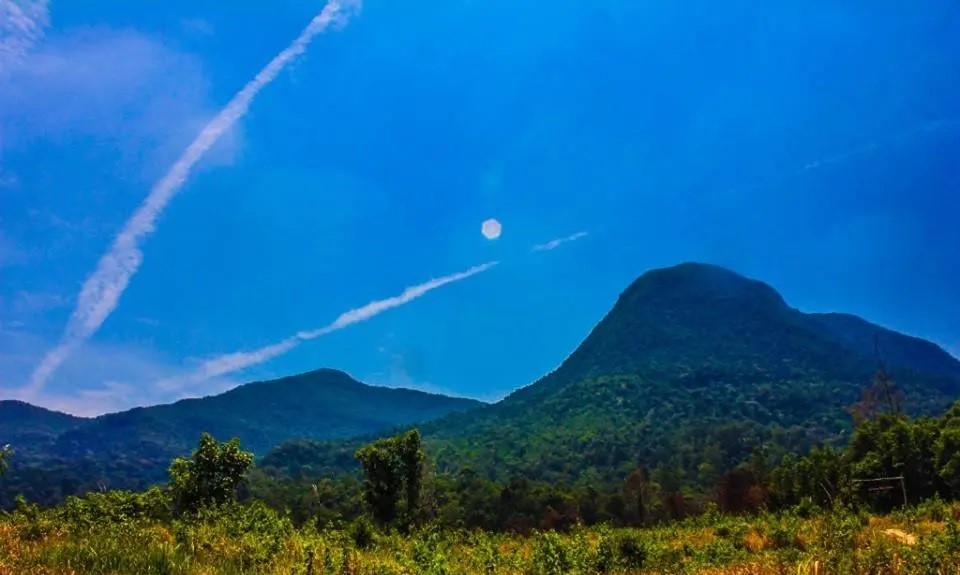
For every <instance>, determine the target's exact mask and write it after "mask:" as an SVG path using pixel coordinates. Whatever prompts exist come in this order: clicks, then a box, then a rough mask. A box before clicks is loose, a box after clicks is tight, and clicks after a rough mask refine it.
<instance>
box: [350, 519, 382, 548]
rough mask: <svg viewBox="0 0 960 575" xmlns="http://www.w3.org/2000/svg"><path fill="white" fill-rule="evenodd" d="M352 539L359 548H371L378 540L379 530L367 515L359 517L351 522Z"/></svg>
mask: <svg viewBox="0 0 960 575" xmlns="http://www.w3.org/2000/svg"><path fill="white" fill-rule="evenodd" d="M349 533H350V539H351V540H352V541H353V544H354V545H355V546H356V548H357V549H369V548H370V547H372V546H373V544H374V543H375V542H376V537H377V531H376V529H374V527H373V525H372V524H371V523H370V520H369V519H367V518H366V517H358V518H356V519H354V520H353V522H352V523H351V524H350V529H349Z"/></svg>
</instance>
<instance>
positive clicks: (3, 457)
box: [0, 445, 13, 477]
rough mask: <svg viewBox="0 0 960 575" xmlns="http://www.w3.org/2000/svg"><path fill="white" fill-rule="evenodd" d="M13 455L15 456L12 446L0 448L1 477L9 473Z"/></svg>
mask: <svg viewBox="0 0 960 575" xmlns="http://www.w3.org/2000/svg"><path fill="white" fill-rule="evenodd" d="M11 455H13V448H12V447H10V445H4V446H3V447H0V477H2V476H3V474H4V473H6V472H7V467H8V466H9V460H10V456H11Z"/></svg>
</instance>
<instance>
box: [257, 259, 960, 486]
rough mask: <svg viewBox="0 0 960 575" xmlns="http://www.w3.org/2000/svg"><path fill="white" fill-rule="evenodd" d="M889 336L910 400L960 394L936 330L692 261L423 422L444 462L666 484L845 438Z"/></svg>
mask: <svg viewBox="0 0 960 575" xmlns="http://www.w3.org/2000/svg"><path fill="white" fill-rule="evenodd" d="M875 338H876V340H877V341H878V342H879V347H880V350H881V356H882V357H883V358H884V361H885V362H886V363H887V365H888V370H889V372H890V373H891V375H892V377H893V378H894V379H895V380H896V382H897V384H898V385H899V386H900V388H902V389H903V390H904V392H905V398H906V401H905V404H904V407H905V409H907V410H908V411H910V412H912V413H931V414H939V413H942V411H943V410H945V409H946V408H947V407H948V406H949V405H950V403H951V402H952V400H953V399H955V398H956V397H957V395H958V394H960V362H957V361H956V360H955V359H954V358H953V357H951V356H950V355H949V354H947V353H946V352H945V351H943V350H942V349H940V348H939V347H937V346H935V345H934V344H931V343H929V342H925V341H922V340H918V339H916V338H912V337H909V336H905V335H902V334H899V333H896V332H893V331H890V330H887V329H884V328H881V327H878V326H875V325H872V324H870V323H868V322H866V321H864V320H862V319H860V318H856V317H854V316H848V315H839V314H805V313H802V312H800V311H798V310H796V309H793V308H791V307H790V306H789V305H788V304H787V303H786V302H785V301H784V300H783V298H782V297H781V296H780V294H779V293H777V291H776V290H774V289H773V288H772V287H770V286H769V285H767V284H764V283H762V282H759V281H756V280H753V279H748V278H745V277H743V276H740V275H738V274H736V273H734V272H731V271H729V270H726V269H723V268H720V267H716V266H712V265H706V264H697V263H688V264H682V265H678V266H674V267H670V268H665V269H658V270H653V271H650V272H648V273H646V274H644V275H642V276H641V277H639V278H638V279H637V280H636V281H634V282H633V283H632V284H631V285H630V286H629V287H628V288H627V289H626V290H625V291H624V292H623V293H622V294H621V295H620V297H619V298H618V299H617V301H616V303H615V305H614V306H613V308H612V309H611V310H610V311H609V313H608V314H607V315H606V316H605V317H604V318H603V319H602V320H601V321H600V323H599V324H597V325H596V327H595V328H594V329H593V330H592V331H591V333H590V334H589V335H588V337H587V338H586V339H585V340H584V341H583V343H582V344H581V345H580V346H579V347H578V348H577V349H576V350H575V351H574V352H573V353H572V354H571V355H570V356H569V357H568V358H567V359H566V360H565V361H564V362H563V363H562V364H561V365H560V366H559V367H558V368H557V369H556V370H555V371H553V372H552V373H549V374H548V375H546V376H544V377H543V378H541V379H540V380H539V381H537V382H535V383H533V384H531V385H529V386H527V387H524V388H522V389H519V390H517V391H516V392H514V393H513V394H511V395H509V396H508V397H506V398H505V399H503V400H502V401H500V402H498V403H496V404H494V405H490V406H487V407H484V408H481V409H476V410H473V411H471V412H469V413H466V414H463V415H458V416H457V417H445V418H441V419H439V420H435V421H432V422H430V423H428V424H426V425H423V426H421V431H422V432H423V434H424V438H425V441H426V445H427V448H428V451H429V454H430V455H431V456H432V457H434V458H435V459H436V461H437V465H438V466H439V468H440V469H441V470H451V471H452V470H456V469H461V468H464V467H470V468H472V469H473V470H474V471H476V472H479V473H481V474H483V475H486V476H488V477H490V478H494V479H506V478H508V477H510V476H512V475H522V476H524V477H527V478H530V479H543V480H547V481H565V482H582V483H588V484H613V483H617V482H620V481H622V480H623V479H624V477H626V475H627V474H629V473H630V471H632V470H633V469H635V468H636V467H638V466H644V467H648V468H651V469H653V470H655V473H656V474H657V475H658V477H659V481H660V483H661V484H663V485H669V484H671V483H672V484H679V483H695V484H700V485H704V486H705V485H710V484H711V482H714V481H715V480H716V478H717V476H718V474H719V473H720V472H721V471H722V470H725V469H729V468H731V467H733V466H735V465H736V464H737V463H739V462H741V461H743V460H744V459H746V458H748V457H750V456H751V454H752V453H754V451H755V450H756V449H757V448H759V447H761V446H764V449H765V450H766V452H767V457H776V456H777V455H778V454H780V453H783V452H784V451H785V450H795V449H801V448H804V447H806V446H809V445H811V444H813V443H819V442H838V441H841V440H842V439H843V438H844V436H845V434H846V433H848V432H849V430H850V428H851V418H850V416H849V414H848V412H847V411H846V408H847V406H849V405H851V404H852V403H854V402H855V401H856V400H857V399H858V397H859V396H860V393H861V391H862V390H863V388H864V387H865V386H867V385H868V384H869V383H870V382H871V379H872V377H873V375H874V373H875V371H876V369H877V359H876V353H875V346H874V343H875ZM354 445H355V442H353V443H351V444H343V443H336V442H333V443H331V442H325V443H309V442H299V443H296V444H290V445H284V446H281V447H280V448H278V450H276V451H274V452H273V453H272V454H270V455H268V456H267V457H266V458H264V460H263V462H262V464H263V465H264V466H271V467H274V468H277V469H279V470H280V471H284V472H287V473H297V472H302V471H304V470H308V471H309V470H324V471H326V472H329V471H331V470H334V469H338V468H344V467H349V466H352V465H355V464H354V463H353V462H352V461H351V460H350V458H349V457H347V455H348V454H349V453H351V451H352V449H353V447H354Z"/></svg>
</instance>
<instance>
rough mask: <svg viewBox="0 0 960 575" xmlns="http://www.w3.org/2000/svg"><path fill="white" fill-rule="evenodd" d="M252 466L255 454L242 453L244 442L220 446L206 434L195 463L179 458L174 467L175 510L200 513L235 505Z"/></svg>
mask: <svg viewBox="0 0 960 575" xmlns="http://www.w3.org/2000/svg"><path fill="white" fill-rule="evenodd" d="M252 464H253V454H252V453H249V452H246V451H242V450H241V449H240V440H238V439H236V438H234V439H231V440H230V441H228V442H226V443H219V442H218V441H217V440H216V439H214V438H213V436H212V435H210V434H209V433H204V434H203V435H201V436H200V442H199V444H198V446H197V449H196V450H195V451H194V452H193V457H192V458H191V459H187V458H184V457H178V458H177V459H175V460H174V461H173V463H172V464H171V465H170V492H171V494H172V497H173V503H174V508H175V509H176V511H177V512H181V513H182V512H187V513H196V512H197V511H199V510H200V509H202V508H204V507H208V506H216V505H221V504H224V503H227V502H229V501H232V500H233V499H235V498H236V495H237V488H238V487H239V486H240V484H241V483H242V482H243V478H244V475H245V474H246V473H247V470H248V469H249V468H250V466H251V465H252Z"/></svg>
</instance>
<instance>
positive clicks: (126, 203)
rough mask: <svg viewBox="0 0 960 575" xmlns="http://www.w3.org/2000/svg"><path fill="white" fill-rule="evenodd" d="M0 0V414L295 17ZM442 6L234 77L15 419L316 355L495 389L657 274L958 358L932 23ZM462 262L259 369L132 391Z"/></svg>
mask: <svg viewBox="0 0 960 575" xmlns="http://www.w3.org/2000/svg"><path fill="white" fill-rule="evenodd" d="M15 4H17V5H18V6H20V7H21V8H23V9H24V10H22V11H21V12H20V13H19V15H20V16H23V15H27V16H29V17H30V18H32V20H30V22H31V23H32V25H31V26H27V25H26V22H27V20H25V19H24V18H20V19H18V20H14V19H13V18H12V16H11V13H3V12H0V18H5V19H6V21H3V22H0V34H3V36H0V389H2V390H4V391H3V392H2V393H0V395H2V394H6V395H8V396H13V395H15V394H16V390H18V389H22V388H23V386H25V385H27V383H28V382H29V381H30V378H31V374H32V373H33V371H34V370H35V369H36V367H37V365H38V364H39V363H40V362H41V360H42V359H43V356H44V354H45V353H46V352H48V351H49V350H50V349H52V348H54V347H55V346H56V345H57V342H58V341H59V339H60V337H61V334H62V332H63V330H64V326H66V325H67V324H68V319H69V318H70V315H71V312H72V311H73V310H74V308H75V307H76V306H77V296H78V293H79V291H80V289H81V286H82V285H83V283H84V281H85V280H86V279H87V278H88V276H89V275H90V274H91V272H93V270H94V269H95V268H96V266H97V262H98V259H99V258H100V256H101V255H102V254H103V253H104V252H106V251H107V250H108V248H109V247H110V245H111V242H113V240H114V237H115V236H116V235H117V233H118V232H119V231H120V230H121V229H122V228H123V226H124V224H125V222H126V221H127V219H128V218H129V217H130V215H131V214H132V213H133V212H134V210H135V209H137V207H138V206H139V205H140V204H141V203H142V202H143V201H144V199H145V198H146V197H147V195H148V194H149V193H150V190H151V189H152V188H153V186H154V185H155V183H156V182H157V180H159V179H160V178H161V177H163V175H164V174H165V173H166V172H167V170H168V169H169V168H170V166H171V165H172V164H173V162H174V161H176V159H177V158H178V157H179V156H180V154H181V153H182V152H183V150H184V148H186V146H187V145H189V144H190V142H191V141H192V140H193V139H194V137H195V136H196V135H197V133H198V132H199V131H200V130H201V129H202V128H203V127H204V125H205V124H206V123H207V122H208V121H210V120H211V118H213V117H214V115H215V114H217V112H218V111H219V110H220V109H221V108H222V107H223V106H224V105H225V104H226V103H227V102H228V101H229V100H230V99H231V98H232V97H233V96H234V94H236V93H237V91H238V90H240V89H241V88H242V87H243V86H244V85H245V84H247V83H248V82H249V81H250V80H251V79H252V78H253V77H254V75H255V74H256V73H257V72H258V71H259V70H260V69H261V67H263V66H264V65H265V64H266V63H267V62H268V61H269V60H270V59H271V58H273V57H274V56H275V55H276V54H277V53H278V52H280V51H281V50H283V49H284V48H286V47H287V46H288V45H289V44H290V42H291V41H293V40H294V38H296V37H297V35H298V34H299V33H300V32H301V30H302V29H303V28H304V26H306V25H307V23H308V22H310V20H311V18H313V17H314V16H316V15H317V14H318V13H320V11H321V10H322V9H323V6H324V4H323V2H322V1H317V2H312V1H302V0H296V1H294V0H281V1H278V2H274V3H273V4H271V7H270V8H269V9H264V8H263V6H262V5H255V4H253V3H240V4H239V5H237V6H231V8H230V10H227V9H225V8H224V6H223V5H222V3H219V2H211V1H191V2H186V1H185V0H172V1H169V2H166V3H164V4H163V8H162V9H158V8H157V7H156V6H153V5H145V4H142V3H135V2H127V3H117V2H112V1H111V2H107V1H105V0H95V1H89V2H82V3H78V2H65V1H62V0H60V1H58V0H51V1H50V2H39V1H36V0H33V1H30V0H18V1H16V2H15ZM442 4H443V5H442V6H441V7H438V5H437V3H436V2H425V1H421V0H413V1H411V2H406V3H398V2H385V1H382V0H367V1H366V2H365V3H364V6H363V10H362V11H361V12H360V13H359V14H358V15H355V16H354V17H353V18H351V19H350V20H349V22H348V23H347V25H346V26H345V27H343V28H342V29H338V30H328V31H327V32H325V33H323V34H321V35H320V36H318V37H317V38H316V39H314V40H313V42H312V43H311V44H310V45H309V47H308V48H307V50H306V52H305V54H303V55H302V56H301V57H300V58H298V59H296V60H295V61H294V62H293V63H292V64H290V65H289V66H288V67H286V68H285V69H284V70H283V71H281V72H280V74H279V75H278V76H277V78H276V80H275V81H273V82H272V83H271V84H269V85H268V86H266V87H264V89H263V90H262V91H261V92H260V93H259V94H258V95H257V97H256V99H255V100H254V101H253V102H252V104H251V106H250V108H249V112H248V113H247V114H246V115H245V116H243V117H242V118H241V119H240V120H239V121H238V122H237V123H236V124H234V125H233V126H232V128H231V129H230V130H228V131H227V132H226V133H224V134H223V136H222V138H220V139H219V141H217V143H216V144H215V145H214V146H213V147H212V148H211V149H210V150H209V151H208V152H207V153H206V154H204V155H203V157H202V159H201V160H200V162H199V163H198V164H197V165H196V167H195V170H194V171H193V172H192V173H191V175H190V177H189V178H188V179H187V181H186V182H185V184H184V186H183V187H182V189H181V190H180V193H179V195H177V196H176V197H174V198H173V199H172V200H171V202H170V203H169V205H168V206H167V208H166V210H164V211H163V213H162V215H161V216H160V218H159V220H158V222H157V226H156V229H155V232H154V233H153V234H152V235H150V236H149V237H147V238H146V239H145V241H144V242H143V243H142V245H141V246H140V248H141V249H142V256H143V261H142V265H141V266H140V267H139V268H138V270H137V273H136V274H134V275H133V276H132V277H131V279H130V282H129V285H128V286H127V289H126V290H125V291H124V292H123V294H122V298H121V299H120V300H119V302H118V305H117V306H116V308H115V309H114V310H113V313H112V314H110V315H109V317H107V318H106V320H105V321H104V322H103V324H102V326H100V328H99V330H96V331H95V333H93V334H92V337H90V338H89V339H88V340H86V341H85V343H84V344H83V345H82V346H81V347H80V348H79V349H77V350H76V351H75V352H74V353H72V354H71V355H70V356H69V357H68V358H67V359H66V361H65V362H64V363H63V365H61V366H60V367H59V369H58V370H56V372H55V373H54V374H53V375H52V376H51V377H50V378H49V380H48V381H47V383H46V385H45V386H44V387H43V388H42V389H40V390H38V391H37V393H36V394H35V395H34V397H32V398H31V399H33V400H34V401H36V402H37V403H40V404H42V405H47V406H50V407H55V408H59V409H64V410H68V411H72V412H75V413H83V414H93V413H101V412H104V411H111V410H117V409H122V408H126V407H130V406H133V405H142V404H149V403H155V402H159V401H169V400H173V399H176V398H178V397H182V396H187V395H204V394H208V393H214V392H218V391H221V390H223V389H225V388H227V387H229V386H231V385H234V384H236V383H238V382H242V381H249V380H251V379H259V378H265V377H271V376H278V375H284V374H289V373H294V372H299V371H305V370H308V369H313V368H317V367H323V366H330V367H337V368H341V369H345V370H347V371H349V372H350V373H352V374H353V375H355V376H356V377H358V378H360V379H362V380H364V381H367V382H370V383H377V384H383V385H403V386H409V387H419V388H422V389H428V390H439V391H444V392H450V393H455V394H459V395H467V396H472V397H479V398H485V399H494V398H497V397H500V396H502V395H503V394H504V393H506V392H508V391H510V390H512V389H514V388H516V387H518V386H521V385H524V384H527V383H529V382H530V381H532V380H534V379H535V378H536V377H538V376H539V375H541V374H543V373H544V372H546V371H548V370H550V369H552V368H553V367H555V366H556V365H557V364H558V363H559V362H560V361H562V359H563V358H564V357H565V356H566V354H567V353H569V352H570V351H571V350H572V349H573V348H574V347H575V346H576V345H577V343H578V342H579V341H580V340H581V339H582V338H583V337H584V336H585V335H586V333H587V332H588V330H589V329H590V327H592V326H593V324H595V323H596V321H597V320H599V318H600V317H601V316H602V315H603V314H604V313H605V312H606V311H607V310H608V309H609V307H610V306H611V305H612V303H613V301H614V300H615V298H616V296H617V294H618V293H619V292H620V291H621V290H622V289H623V288H624V287H625V286H626V285H627V284H628V283H629V282H630V281H631V280H632V279H634V278H635V277H636V276H637V275H639V274H641V273H642V272H644V271H645V270H647V269H650V268H652V267H660V266H665V265H672V264H675V263H679V262H682V261H689V260H697V261H708V262H712V263H717V264H720V265H725V266H728V267H730V268H732V269H734V270H736V271H739V272H741V273H744V274H747V275H750V276H752V277H756V278H758V279H762V280H764V281H766V282H768V283H770V284H772V285H773V286H775V287H776V288H777V289H778V290H780V291H781V292H782V293H783V294H784V296H785V297H786V299H787V300H788V301H789V302H790V303H791V304H792V305H794V306H797V307H800V308H801V309H803V310H808V311H827V310H838V311H849V312H853V313H857V314H859V315H862V316H864V317H866V318H868V319H870V320H872V321H876V322H878V323H881V324H883V325H886V326H888V327H891V328H894V329H898V330H900V331H904V332H907V333H910V334H914V335H919V336H922V337H926V338H930V339H932V340H934V341H936V342H938V343H940V344H941V345H943V346H944V347H946V348H947V349H949V350H951V351H952V352H953V353H954V354H955V355H958V354H960V295H958V294H960V265H957V253H958V251H960V231H958V230H960V227H958V225H957V219H958V216H960V200H957V198H956V190H958V189H960V168H958V167H957V166H958V158H960V104H958V102H960V40H958V39H956V38H954V36H955V34H954V32H955V30H952V23H954V22H957V21H960V7H957V5H956V4H955V3H953V2H949V1H947V0H943V1H927V2H921V3H919V4H916V3H914V4H911V5H910V6H905V5H904V6H902V7H897V6H895V5H894V4H892V3H891V4H889V5H886V4H884V5H876V4H874V5H871V6H870V7H869V9H867V8H865V7H864V6H863V5H862V3H858V2H852V1H847V0H843V1H840V2H835V1H834V2H826V1H822V2H800V1H789V2H778V3H772V4H771V5H769V6H766V5H764V6H763V7H759V8H758V6H757V5H756V3H748V2H724V3H716V2H708V1H706V0H703V1H697V2H688V3H680V4H682V5H680V4H678V3H667V2H661V3H640V2H634V1H626V0H622V1H621V0H604V1H598V0H591V1H589V2H588V1H582V0H564V1H559V2H558V1H556V0H553V1H551V2H546V1H545V0H534V1H531V2H525V3H522V6H519V5H518V4H517V3H516V2H507V1H506V0H490V1H487V2H471V1H459V2H444V3H442ZM14 40H16V41H15V42H14ZM487 218H497V219H498V220H499V221H500V222H501V223H502V225H503V233H502V236H501V237H500V238H499V239H497V240H494V241H490V240H487V239H485V238H484V237H483V236H482V235H481V233H480V225H481V222H483V221H484V220H486V219H487ZM581 230H586V231H589V232H590V234H589V235H588V236H586V237H584V238H581V239H580V240H578V241H576V242H570V243H567V244H564V245H562V246H560V247H558V248H557V249H555V250H550V251H540V252H531V246H533V245H535V244H538V243H543V242H547V241H549V240H551V239H554V238H559V237H565V236H568V235H570V234H573V233H575V232H578V231H581ZM493 260H497V261H500V262H501V264H500V265H498V266H496V267H494V268H492V269H490V270H487V271H484V272H483V273H480V274H477V275H475V276H472V277H470V278H467V279H464V280H462V281H458V282H455V283H451V284H448V285H445V286H443V287H440V288H437V289H436V290H434V291H431V292H430V293H428V294H426V295H424V296H423V297H422V298H419V299H416V300H415V301H410V302H409V303H408V304H406V305H403V306H402V307H396V308H394V309H391V310H389V311H386V312H384V313H382V314H381V315H378V316H376V317H374V318H371V319H370V320H369V321H366V322H363V323H357V324H355V325H350V326H348V327H347V328H345V329H342V330H340V331H336V332H335V333H331V334H330V335H327V336H324V337H322V338H318V339H315V340H312V341H307V342H302V343H301V344H300V345H298V346H297V347H295V348H293V349H292V350H290V351H289V352H288V353H285V354H283V355H279V356H277V357H274V358H272V359H270V360H269V361H267V362H265V363H262V364H260V365H256V366H251V367H249V368H248V369H246V370H244V371H240V372H236V373H232V374H224V375H222V376H218V377H214V378H212V379H205V380H203V381H191V382H190V383H188V384H187V383H184V384H182V385H164V384H163V382H165V381H167V382H169V381H171V379H173V380H176V379H177V378H184V377H185V376H188V375H189V374H192V373H195V372H196V370H197V369H198V367H199V366H202V365H203V364H204V362H205V361H208V360H210V359H211V358H217V357H220V356H221V354H225V353H231V352H237V351H249V350H257V349H259V348H261V347H262V346H268V345H271V344H274V343H276V342H281V341H284V340H285V339H286V338H289V337H291V336H292V335H294V334H296V333H297V332H299V331H302V330H311V329H314V328H317V327H321V326H324V325H328V324H330V323H331V322H333V321H335V320H336V319H337V318H338V316H340V315H341V314H342V313H344V312H346V311H347V310H350V309H354V308H358V307H360V306H363V305H364V304H367V303H368V302H371V301H375V300H380V299H383V298H389V297H391V296H396V295H398V294H400V293H401V292H403V290H404V288H407V287H409V286H415V285H417V284H421V283H422V282H425V281H427V280H429V279H431V278H438V277H441V276H445V275H447V274H452V273H456V272H460V271H463V270H467V269H469V268H471V267H473V266H476V265H479V264H482V263H484V262H488V261H493ZM187 379H189V378H187Z"/></svg>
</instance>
